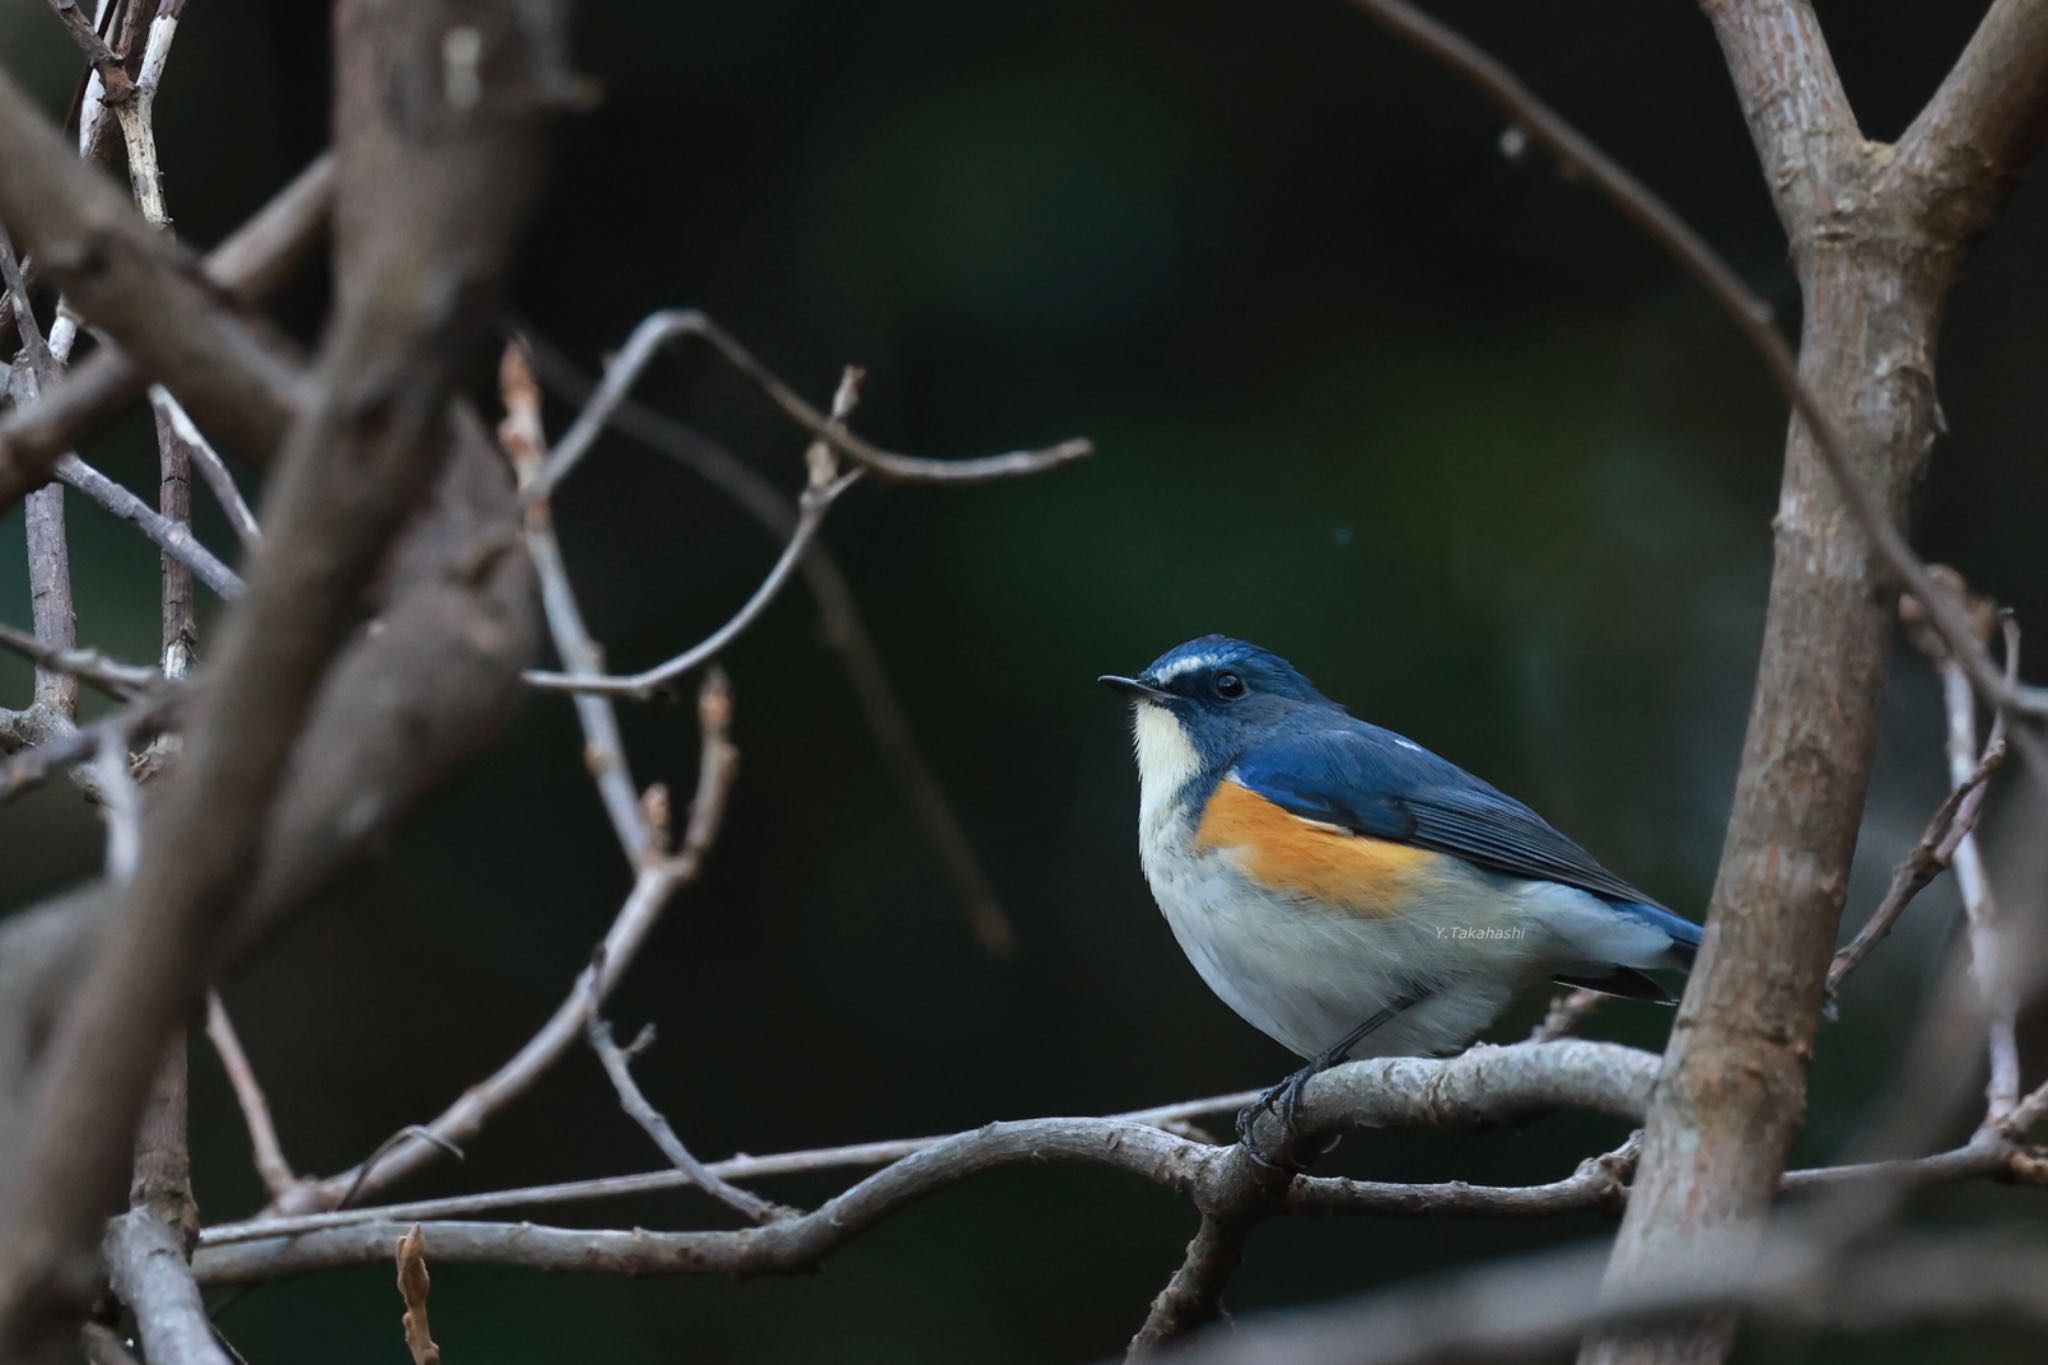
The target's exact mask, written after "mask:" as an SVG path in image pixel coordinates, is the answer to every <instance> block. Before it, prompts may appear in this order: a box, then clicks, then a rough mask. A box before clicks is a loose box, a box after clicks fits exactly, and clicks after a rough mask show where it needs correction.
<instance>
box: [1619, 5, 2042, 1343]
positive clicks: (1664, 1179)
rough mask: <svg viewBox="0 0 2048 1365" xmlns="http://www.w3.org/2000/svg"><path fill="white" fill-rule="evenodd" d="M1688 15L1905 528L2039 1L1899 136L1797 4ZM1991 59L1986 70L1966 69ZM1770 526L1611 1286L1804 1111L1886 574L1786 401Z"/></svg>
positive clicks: (1769, 1151) (1724, 1336)
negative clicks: (1688, 952) (1676, 996)
mask: <svg viewBox="0 0 2048 1365" xmlns="http://www.w3.org/2000/svg"><path fill="white" fill-rule="evenodd" d="M1705 8H1706V9H1707V11H1708V13H1709V15H1710V17H1711V18H1712V19H1713V21H1714V24H1715V29H1716V32H1717V35H1718V36H1719V38H1720V40H1721V44H1722V48H1723V51H1724V53H1725V54H1726V57H1727V60H1728V66H1729V71H1730V74H1731V75H1732V77H1733V78H1734V82H1735V88H1736V92H1737V95H1738V98H1739V99H1740V101H1741V104H1742V108H1743V112H1744V115H1745V117H1746V119H1747V120H1748V122H1749V126H1750V131H1751V135H1752V137H1753V139H1754V141H1755V144H1756V148H1757V154H1758V157H1759V159H1760V161H1761V162H1762V165H1763V169H1764V172H1765V176H1766V179H1767V181H1768V183H1769V185H1770V187H1771V190H1772V194H1773V198H1774V200H1775V202H1776V204H1777V208H1778V212H1779V216H1780V218H1781V219H1782V221H1783V222H1784V225H1785V229H1786V234H1787V237H1788V239H1789V241H1790V244H1791V251H1792V256H1793V260H1794V262H1795V263H1796V265H1797V267H1798V274H1799V281H1800V286H1801V293H1802V297H1803V300H1804V305H1805V314H1804V321H1803V325H1802V328H1801V336H1800V373H1801V377H1802V379H1803V380H1804V382H1805V383H1806V384H1807V385H1808V386H1809V388H1810V389H1811V390H1812V391H1813V392H1814V393H1816V394H1817V395H1819V397H1820V399H1821V400H1822V402H1823V403H1824V404H1825V405H1826V407H1827V408H1828V409H1829V411H1830V412H1831V414H1832V416H1833V419H1834V422H1835V424H1836V426H1837V427H1838V428H1839V430H1840V431H1841V433H1842V434H1843V436H1844V437H1845V439H1846V441H1847V443H1848V446H1849V449H1850V453H1851V457H1852V463H1853V465H1854V474H1855V476H1856V477H1857V478H1858V479H1859V480H1860V481H1861V482H1862V484H1863V486H1864V487H1865V488H1867V489H1868V490H1870V491H1871V492H1872V493H1873V494H1874V495H1875V496H1876V497H1877V499H1878V500H1879V502H1880V503H1881V505H1882V506H1883V507H1884V508H1885V509H1886V512H1887V514H1888V515H1889V516H1890V517H1891V518H1892V519H1893V520H1894V522H1895V523H1896V524H1899V525H1901V526H1903V525H1904V524H1905V523H1906V522H1907V520H1908V513H1909V508H1910V502H1911V498H1912V493H1913V490H1914V486H1915V484H1916V483H1917V481H1918V480H1919V479H1920V477H1921V475H1922V474H1923V472H1924V470H1925V468H1926V463H1927V457H1928V452H1929V450H1930V448H1931V446H1932V444H1933V441H1934V438H1935V435H1936V434H1937V431H1938V429H1939V427H1940V423H1941V417H1940V412H1939V408H1938V405H1937V402H1936V396H1935V387H1934V348H1935V341H1936V337H1937V333H1938V330H1939V326H1940V321H1941V313H1942V306H1943V304H1944V302H1945V300H1946V299H1947V296H1948V294H1949V291H1950V289H1951V287H1952V286H1953V284H1954V282H1955V278H1956V273H1957V267H1958V266H1959V265H1960V263H1961V261H1962V258H1963V255H1964V253H1965V251H1966V249H1967V247H1968V245H1969V242H1970V239H1971V238H1972V237H1973V236H1974V235H1975V234H1976V233H1978V232H1980V231H1982V230H1983V228H1984V227H1985V226H1987V225H1988V223H1989V221H1990V218H1991V215H1992V213H1993V212H1994V211H1995V209H1996V207H1997V205H1998V204H1999V203H2000V202H2002V199H2003V196H2004V194H2005V193H2007V192H2009V190H2010V189H2011V187H2012V185H2013V184H2014V183H2016V181H2017V164H2023V159H2024V158H2025V157H2029V156H2031V155H2032V153H2033V151H2034V150H2035V149H2036V148H2038V146H2039V145H2040V128H2041V118H2042V114H2043V108H2042V106H2043V100H2042V92H2041V89H2040V80H2039V72H2040V69H2041V68H2040V63H2041V61H2043V60H2048V41H2044V40H2048V32H2044V31H2043V28H2044V26H2043V23H2042V21H2041V18H2040V16H2041V14H2042V12H2043V11H2044V9H2048V7H2043V6H2038V5H2035V6H2021V5H2017V4H2008V3H2003V0H2002V2H2001V4H1999V5H1998V6H1995V7H1994V11H1993V14H1992V16H1991V17H1990V18H1989V19H1987V21H1986V25H1985V28H1986V31H1987V32H1988V33H1990V34H1991V37H1990V38H1989V39H1987V38H1986V36H1985V34H1981V33H1980V35H1979V38H1978V40H1977V41H1976V42H1973V44H1972V47H1971V50H1970V52H1969V53H1966V54H1965V57H1964V60H1963V62H1962V63H1961V64H1959V66H1958V70H1957V74H1956V75H1952V76H1951V78H1950V80H1949V82H1948V83H1946V84H1945V85H1944V86H1943V88H1942V91H1941V93H1940V94H1939V95H1937V97H1936V100H1935V102H1934V104H1932V105H1930V108H1929V113H1928V114H1925V115H1923V116H1922V119H1921V121H1920V122H1919V123H1917V124H1916V125H1915V129H1914V131H1913V132H1912V133H1910V134H1909V135H1908V139H1907V142H1906V144H1904V145H1903V146H1902V147H1901V148H1893V147H1890V146H1885V145H1881V144H1877V143H1872V142H1868V141H1866V140H1864V138H1863V137H1862V135H1861V134H1860V133H1859V132H1858V131H1857V129H1856V125H1855V122H1854V119H1853V117H1852V115H1851V113H1850V110H1849V106H1848V103H1847V100H1846V98H1845V97H1844V95H1843V93H1842V87H1841V82H1840V81H1839V79H1838V78H1837V76H1836V74H1835V71H1834V67H1833V64H1832V62H1831V61H1830V59H1829V57H1828V53H1827V49H1826V45H1825V42H1824V40H1823V38H1822V35H1821V32H1820V28H1819V23H1818V21H1817V19H1816V18H1815V16H1814V14H1813V12H1812V10H1811V8H1810V7H1809V6H1808V5H1806V4H1803V3H1794V2H1793V0H1720V2H1718V3H1714V2H1710V3H1708V4H1707V5H1706V6H1705ZM2025 11H2031V13H2030V14H2029V13H2026V12H2025ZM2022 45H2024V48H2025V55H2026V56H2027V59H2028V61H2029V62H2030V63H2031V66H2029V67H2027V68H2026V69H2024V70H2021V69H2016V67H2015V63H2016V62H2017V61H2018V59H2019V57H2020V55H2021V46H2022ZM1986 64H1996V66H1997V67H1998V69H1999V70H2000V71H2001V73H2002V74H2001V75H2000V76H1999V77H1998V78H1996V79H1989V78H1985V77H1984V76H1983V75H1982V71H1983V69H1984V67H1985V66H1986ZM2029 72H2031V75H2029ZM2016 76H2017V77H2019V78H2020V79H2021V82H2022V84H2023V85H2027V84H2030V85H2031V87H2032V88H2031V91H2030V93H2029V94H2028V95H2027V96H2025V97H2011V96H2008V95H2007V94H2006V93H2004V92H2005V91H2006V82H2009V81H2011V80H2012V79H2013V78H2014V77H2016ZM1970 107H1975V108H1976V112H1975V113H1974V114H1973V113H1966V112H1964V110H1965V109H1966V108H1970ZM1993 117H1995V118H1996V119H1998V120H2000V121H1999V122H1997V123H1996V124H1995V125H1994V124H1993V123H1991V122H1987V121H1986V120H1987V119H1989V118H1993ZM1963 128H1967V129H1968V130H1969V131H1963ZM1939 147H1946V148H1947V150H1946V151H1941V150H1937V148H1939ZM2016 158H2017V159H2020V160H2019V161H2018V162H2016V161H2015V159H2016ZM1964 186H1967V192H1965V189H1964V188H1963V187H1964ZM1773 526H1774V531H1775V544H1774V554H1773V569H1772V578H1771V591H1770V603H1769V609H1768V613H1767V617H1766V621H1765V628H1764V641H1763V650H1762V657H1761V659H1760V660H1759V663H1758V667H1757V683H1756V691H1755V694H1754V698H1753V700H1752V703H1751V708H1750V717H1749V728H1748V733H1747V736H1746V738H1745V740H1744V744H1743V754H1742V767H1741V772H1740V776H1739V777H1738V779H1737V783H1736V792H1735V806H1734V811H1733V814H1732V816H1731V818H1730V821H1729V825H1728V832H1727V837H1726V841H1725V843H1724V846H1723V849H1722V856H1721V865H1720V871H1719V874H1718V876H1717V878H1716V881H1715V886H1714V894H1713V899H1712V902H1711V905H1710V907H1709V911H1708V931H1707V937H1706V943H1705V946H1704V948H1703V949H1702V952H1701V955H1700V961H1699V964H1698V967H1697V968H1696V969H1695V971H1694V973H1693V977H1692V981H1691V983H1690V985H1689V986H1688V988H1687V991H1686V994H1685V999H1684V1003H1683V1004H1682V1005H1681V1007H1680V1009H1679V1014H1678V1019H1677V1022H1676V1025H1675V1027H1674V1029H1673V1033H1672V1041H1671V1046H1670V1048H1669V1050H1668V1051H1667V1053H1666V1059H1665V1066H1664V1071H1663V1074H1662V1077H1661V1079H1660V1081H1659V1085H1658V1090H1657V1094H1656V1097H1655V1099H1654V1101H1653V1103H1652V1105H1651V1108H1650V1112H1649V1115H1648V1119H1647V1127H1646V1135H1645V1140H1644V1146H1643V1155H1642V1163H1641V1168H1640V1173H1639V1175H1638V1176H1637V1179H1636V1183H1635V1186H1634V1188H1633V1190H1632V1192H1631V1196H1630V1201H1629V1207H1628V1212H1627V1215H1626V1216H1625V1218H1624V1220H1623V1223H1622V1228H1621V1231H1620V1234H1619V1235H1618V1237H1617V1239H1616V1243H1615V1248H1614V1252H1613V1258H1612V1261H1611V1264H1610V1267H1609V1285H1610V1289H1612V1290H1614V1291H1616V1292H1622V1291H1625V1290H1626V1288H1627V1286H1628V1285H1629V1284H1630V1283H1631V1282H1633V1281H1638V1280H1642V1279H1644V1278H1646V1277H1648V1276H1650V1275H1653V1274H1654V1273H1655V1271H1656V1267H1657V1266H1658V1264H1659V1263H1660V1261H1664V1260H1666V1259H1667V1258H1668V1257H1670V1256H1672V1255H1674V1254H1676V1253H1677V1252H1678V1251H1679V1250H1680V1249H1681V1248H1682V1247H1684V1246H1685V1245H1686V1244H1688V1243H1689V1242H1691V1241H1693V1240H1694V1239H1697V1238H1700V1237H1702V1236H1717V1235H1720V1236H1725V1235H1728V1234H1730V1233H1731V1232H1734V1233H1736V1234H1737V1235H1740V1232H1741V1230H1742V1229H1744V1228H1746V1227H1747V1226H1749V1225H1752V1224H1754V1223H1755V1222H1756V1220H1758V1219H1760V1217H1761V1215H1762V1214H1763V1213H1764V1211H1765V1210H1766V1209H1767V1208H1768V1207H1769V1205H1770V1202H1771V1200H1772V1197H1773V1192H1774V1191H1775V1190H1776V1189H1777V1186H1778V1181H1779V1176H1780V1173H1781V1172H1782V1170H1783V1166H1784V1159H1785V1155H1786V1151H1787V1149H1788V1147H1789V1145H1790V1143H1791V1140H1792V1137H1793V1134H1794V1133H1795V1131H1796V1130H1797V1127H1798V1125H1799V1122H1800V1119H1801V1117H1802V1114H1803V1111H1804V1106H1805V1100H1806V1072H1807V1065H1808V1062H1809V1060H1810V1057H1811V1051H1812V1044H1813V1037H1814V1032H1815V1029H1816V1027H1817V1026H1818V1023H1819V1019H1820V1010H1821V1002H1822V996H1823V992H1824V987H1825V981H1826V974H1827V967H1828V962H1829V959H1830V956H1831V955H1832V953H1833V951H1834V947H1835V944H1836V941H1837V934H1838V930H1839V926H1840V920H1841V913H1842V901H1843V896H1844V894H1845V892H1846V889H1847V885H1848V876H1849V866H1850V860H1851V858H1852V856H1853V854H1854V852H1855V847H1856V832H1857V827H1858V825H1859V823H1860V821H1861V817H1862V812H1863V802H1864V796H1865V792H1866V789H1867V786H1868V783H1869V777H1870V768H1871V762H1872V758H1873V756H1874V753H1875V750H1876V743H1877V730H1878V716H1879V711H1880V708H1881V706H1882V703H1883V697H1884V676H1885V666H1886V660H1887V658H1888V655H1889V649H1890V643H1891V635H1892V622H1893V620H1894V618H1895V612H1894V602H1893V597H1894V592H1893V585H1892V584H1891V583H1890V581H1889V580H1888V579H1887V578H1886V577H1885V576H1884V575H1883V573H1882V572H1881V570H1880V569H1879V568H1878V566H1877V564H1876V562H1875V561H1874V559H1873V558H1872V556H1871V554H1870V553H1869V541H1868V538H1867V536H1866V535H1865V534H1864V532H1863V531H1862V530H1861V529H1860V527H1859V525H1858V523H1857V521H1856V519H1855V517H1854V516H1853V514H1852V512H1851V510H1850V507H1849V505H1848V503H1847V502H1846V501H1845V499H1844V497H1843V495H1842V492H1841V485H1840V483H1839V481H1838V480H1836V479H1835V478H1834V477H1832V476H1831V474H1830V472H1829V471H1828V470H1827V469H1826V467H1825V465H1824V464H1823V462H1822V460H1821V459H1820V456H1819V453H1818V452H1817V450H1816V449H1815V446H1814V442H1813V438H1812V434H1811V432H1810V431H1809V430H1808V429H1807V428H1806V427H1805V425H1804V424H1803V423H1801V422H1799V421H1797V420H1796V419H1795V421H1794V422H1793V424H1792V429H1791V432H1790V434H1789V436H1788V439H1787V442H1786V451H1785V468H1784V476H1783V482H1782V486H1781V491H1780V495H1779V503H1778V511H1777V516H1776V518H1775V521H1774V523H1773ZM1732 1339H1733V1324H1732V1322H1731V1321H1726V1320H1722V1321H1716V1322H1709V1323H1693V1324H1686V1325H1684V1326H1681V1327H1678V1328H1667V1329H1663V1330H1658V1331H1648V1332H1641V1333H1637V1334H1633V1335H1629V1336H1625V1337H1622V1336H1617V1337H1610V1338H1605V1339H1602V1340H1598V1341H1595V1342H1593V1343H1591V1344H1589V1346H1588V1347H1587V1350H1586V1352H1585V1354H1584V1356H1583V1357H1582V1359H1584V1360H1587V1361H1598V1362H1602V1363H1603V1365H1607V1363H1608V1362H1618V1361H1630V1362H1648V1361H1692V1362H1709V1361H1718V1360H1720V1359H1721V1358H1722V1357H1723V1356H1724V1355H1725V1354H1726V1353H1727V1350H1728V1349H1729V1347H1730V1345H1731V1344H1732Z"/></svg>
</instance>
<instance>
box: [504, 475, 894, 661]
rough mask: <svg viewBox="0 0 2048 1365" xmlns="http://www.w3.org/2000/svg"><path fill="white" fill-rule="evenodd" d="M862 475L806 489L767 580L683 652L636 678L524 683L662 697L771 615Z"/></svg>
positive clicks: (762, 581)
mask: <svg viewBox="0 0 2048 1365" xmlns="http://www.w3.org/2000/svg"><path fill="white" fill-rule="evenodd" d="M860 476H861V471H860V470H858V469H854V470H849V471H848V472H847V473H845V474H842V475H840V476H839V477H838V478H836V479H834V480H833V481H832V482H831V483H829V484H826V485H825V486H823V487H815V486H814V487H811V488H806V489H805V490H804V494H803V499H802V502H801V503H800V506H801V507H802V509H803V510H802V512H801V514H800V515H799V516H798V518H797V523H796V531H795V533H794V534H792V535H791V536H790V538H789V544H788V545H786V546H785V547H783V551H782V555H781V557H780V558H779V559H777V560H776V561H775V567H774V568H772V569H770V570H769V571H768V576H767V577H766V578H764V579H762V580H761V583H760V586H759V587H757V588H755V589H754V593H753V596H751V597H749V598H748V599H747V600H746V602H745V604H744V605H742V606H741V607H740V609H739V610H738V611H736V612H734V613H733V615H732V619H731V620H729V621H727V622H726V623H725V624H724V625H722V626H720V627H719V628H718V629H717V630H714V631H712V632H711V634H709V635H707V636H705V637H704V638H703V639H702V640H699V641H698V642H697V643H696V644H694V645H692V646H690V647H689V648H688V649H686V650H684V651H683V652H682V653H680V654H678V655H676V656H675V657H673V658H671V659H667V660H664V661H663V662H661V663H658V664H656V665H655V666H654V667H652V668H649V669H644V670H642V671H641V672H638V673H627V674H619V675H614V674H608V673H604V672H600V671H594V670H593V671H574V672H569V673H550V672H546V671H544V670H539V669H534V670H529V671H528V672H527V674H526V681H527V682H528V683H529V684H530V685H532V686H534V687H538V688H541V689H542V690H544V691H549V692H574V693H576V694H577V695H579V696H585V697H587V696H603V697H634V698H646V697H651V696H654V695H656V694H657V693H659V692H661V691H662V690H663V689H664V688H666V687H667V686H668V685H669V684H671V683H673V682H674V681H675V680H676V679H677V678H680V677H682V676H683V675H685V674H687V673H689V672H691V671H692V670H693V669H697V668H701V667H703V666H704V665H705V664H707V663H709V662H710V661H711V660H713V659H715V658H717V657H718V656H719V654H721V653H722V652H724V650H725V648H726V647H727V646H728V645H730V644H731V643H732V642H733V641H734V640H735V639H737V638H739V636H740V634H741V632H743V631H745V630H746V629H747V627H749V626H751V625H753V624H754V622H755V621H756V620H758V619H760V616H761V613H762V612H763V611H766V610H767V608H768V605H769V603H771V602H773V601H774V600H775V598H776V596H777V595H778V594H780V593H781V591H782V587H783V585H784V584H785V583H787V582H788V581H789V576H790V573H791V571H792V570H794V569H795V568H796V566H797V564H798V563H799V562H801V561H802V559H803V556H804V551H805V550H806V549H808V548H809V547H810V543H811V537H813V536H814V535H816V534H817V531H818V527H819V526H820V525H821V524H823V522H824V520H825V514H826V513H827V512H829V511H830V510H831V508H832V504H833V503H834V502H836V501H838V500H839V497H840V495H841V494H843V493H844V492H846V490H847V489H849V488H851V487H853V485H854V484H855V482H857V481H858V480H859V478H860Z"/></svg>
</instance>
